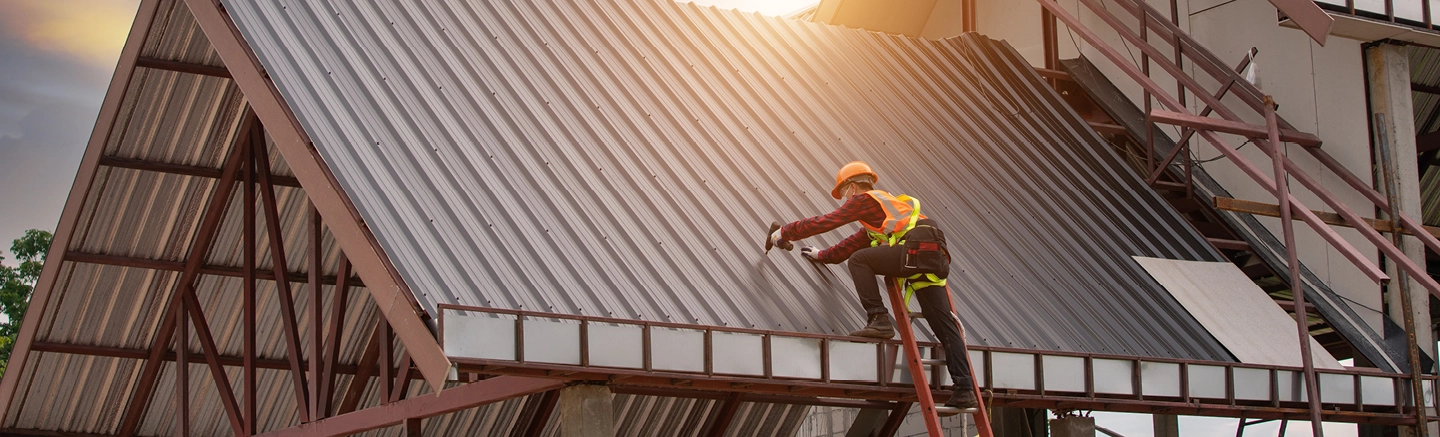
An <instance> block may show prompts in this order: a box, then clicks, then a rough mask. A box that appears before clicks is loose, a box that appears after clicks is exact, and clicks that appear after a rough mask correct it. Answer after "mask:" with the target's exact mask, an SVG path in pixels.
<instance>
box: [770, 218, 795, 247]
mask: <svg viewBox="0 0 1440 437" xmlns="http://www.w3.org/2000/svg"><path fill="white" fill-rule="evenodd" d="M771 247H778V248H781V249H784V250H790V249H794V248H795V245H794V244H791V243H790V242H789V241H786V240H785V239H784V238H781V236H780V224H779V223H775V222H771V223H770V235H769V236H766V237H765V251H766V252H769V251H770V248H771Z"/></svg>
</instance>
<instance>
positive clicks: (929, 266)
mask: <svg viewBox="0 0 1440 437" xmlns="http://www.w3.org/2000/svg"><path fill="white" fill-rule="evenodd" d="M901 244H903V245H904V247H905V262H904V265H903V267H902V270H901V272H902V273H901V275H902V276H916V275H934V277H937V278H942V279H943V278H945V277H948V276H950V252H949V250H947V249H946V248H945V232H944V231H941V230H940V228H938V227H935V221H934V220H930V219H924V220H920V221H919V222H918V223H916V224H915V228H914V229H911V230H910V231H909V232H906V233H905V240H904V242H903V243H901Z"/></svg>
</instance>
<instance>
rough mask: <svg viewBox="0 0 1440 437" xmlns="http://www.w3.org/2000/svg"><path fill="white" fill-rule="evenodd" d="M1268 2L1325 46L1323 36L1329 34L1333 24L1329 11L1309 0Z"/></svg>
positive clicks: (1276, 0)
mask: <svg viewBox="0 0 1440 437" xmlns="http://www.w3.org/2000/svg"><path fill="white" fill-rule="evenodd" d="M1270 4H1272V5H1275V8H1276V9H1279V10H1280V12H1281V13H1283V14H1285V16H1286V17H1290V20H1291V21H1294V22H1295V25H1296V26H1300V30H1303V31H1305V34H1306V35H1310V39H1313V40H1315V43H1317V44H1320V46H1322V47H1323V46H1325V37H1326V36H1327V35H1330V28H1331V27H1332V26H1334V25H1335V17H1331V16H1330V13H1328V12H1325V10H1324V9H1320V6H1318V5H1316V4H1315V2H1313V1H1310V0H1270Z"/></svg>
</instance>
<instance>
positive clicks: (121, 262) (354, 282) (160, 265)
mask: <svg viewBox="0 0 1440 437" xmlns="http://www.w3.org/2000/svg"><path fill="white" fill-rule="evenodd" d="M65 261H69V262H77V263H86V264H98V265H106V266H116V267H132V268H137V269H150V270H162V271H167V272H183V271H185V262H184V261H168V260H161V259H149V258H136V257H130V256H121V255H105V254H99V253H89V252H80V251H74V250H72V251H68V252H65ZM247 273H249V274H251V275H253V278H254V279H258V280H262V281H274V280H275V272H273V271H263V270H261V271H255V270H254V269H250V270H248V271H247V270H246V268H245V267H229V266H221V265H214V264H206V265H204V266H201V267H200V274H202V275H208V276H224V277H228V278H244V277H245V275H246V274H247ZM309 275H310V273H309V272H300V271H292V272H290V274H288V275H286V277H287V278H303V277H307V276H309ZM347 279H348V280H349V282H350V285H351V286H355V287H364V286H365V284H364V283H361V282H360V281H359V278H355V277H351V278H347ZM291 283H296V282H294V280H293V279H292V280H291ZM320 283H322V284H325V285H332V284H337V283H339V278H337V277H336V276H333V275H324V276H321V277H320Z"/></svg>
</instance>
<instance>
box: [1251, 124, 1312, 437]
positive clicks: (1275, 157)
mask: <svg viewBox="0 0 1440 437" xmlns="http://www.w3.org/2000/svg"><path fill="white" fill-rule="evenodd" d="M1265 126H1266V127H1267V128H1269V130H1270V144H1271V145H1273V146H1274V147H1272V148H1271V149H1270V161H1271V163H1272V167H1274V169H1275V193H1276V195H1278V196H1280V197H1281V200H1280V228H1281V229H1282V232H1283V233H1284V237H1285V265H1286V266H1288V267H1289V269H1290V292H1291V293H1292V294H1293V295H1294V298H1295V329H1296V330H1297V331H1298V332H1299V341H1300V362H1301V363H1303V365H1304V369H1305V370H1304V372H1305V395H1306V397H1307V398H1308V399H1309V401H1310V425H1311V429H1312V432H1313V433H1314V434H1313V435H1315V436H1316V437H1323V436H1324V435H1325V430H1324V429H1322V428H1321V426H1320V425H1321V422H1320V385H1319V384H1317V383H1316V378H1315V362H1314V360H1313V359H1312V358H1311V356H1310V322H1309V315H1308V314H1307V312H1306V311H1305V283H1304V282H1301V281H1300V259H1299V256H1298V255H1296V251H1295V229H1294V227H1295V225H1294V222H1293V221H1291V220H1292V219H1291V218H1290V213H1291V210H1292V209H1293V208H1292V205H1291V203H1290V200H1289V199H1290V197H1289V193H1290V186H1289V179H1290V178H1289V177H1287V176H1286V174H1285V156H1284V150H1282V148H1281V147H1280V146H1281V145H1282V143H1281V142H1280V126H1279V125H1278V124H1277V123H1276V121H1275V102H1274V100H1272V99H1271V98H1270V96H1265Z"/></svg>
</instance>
